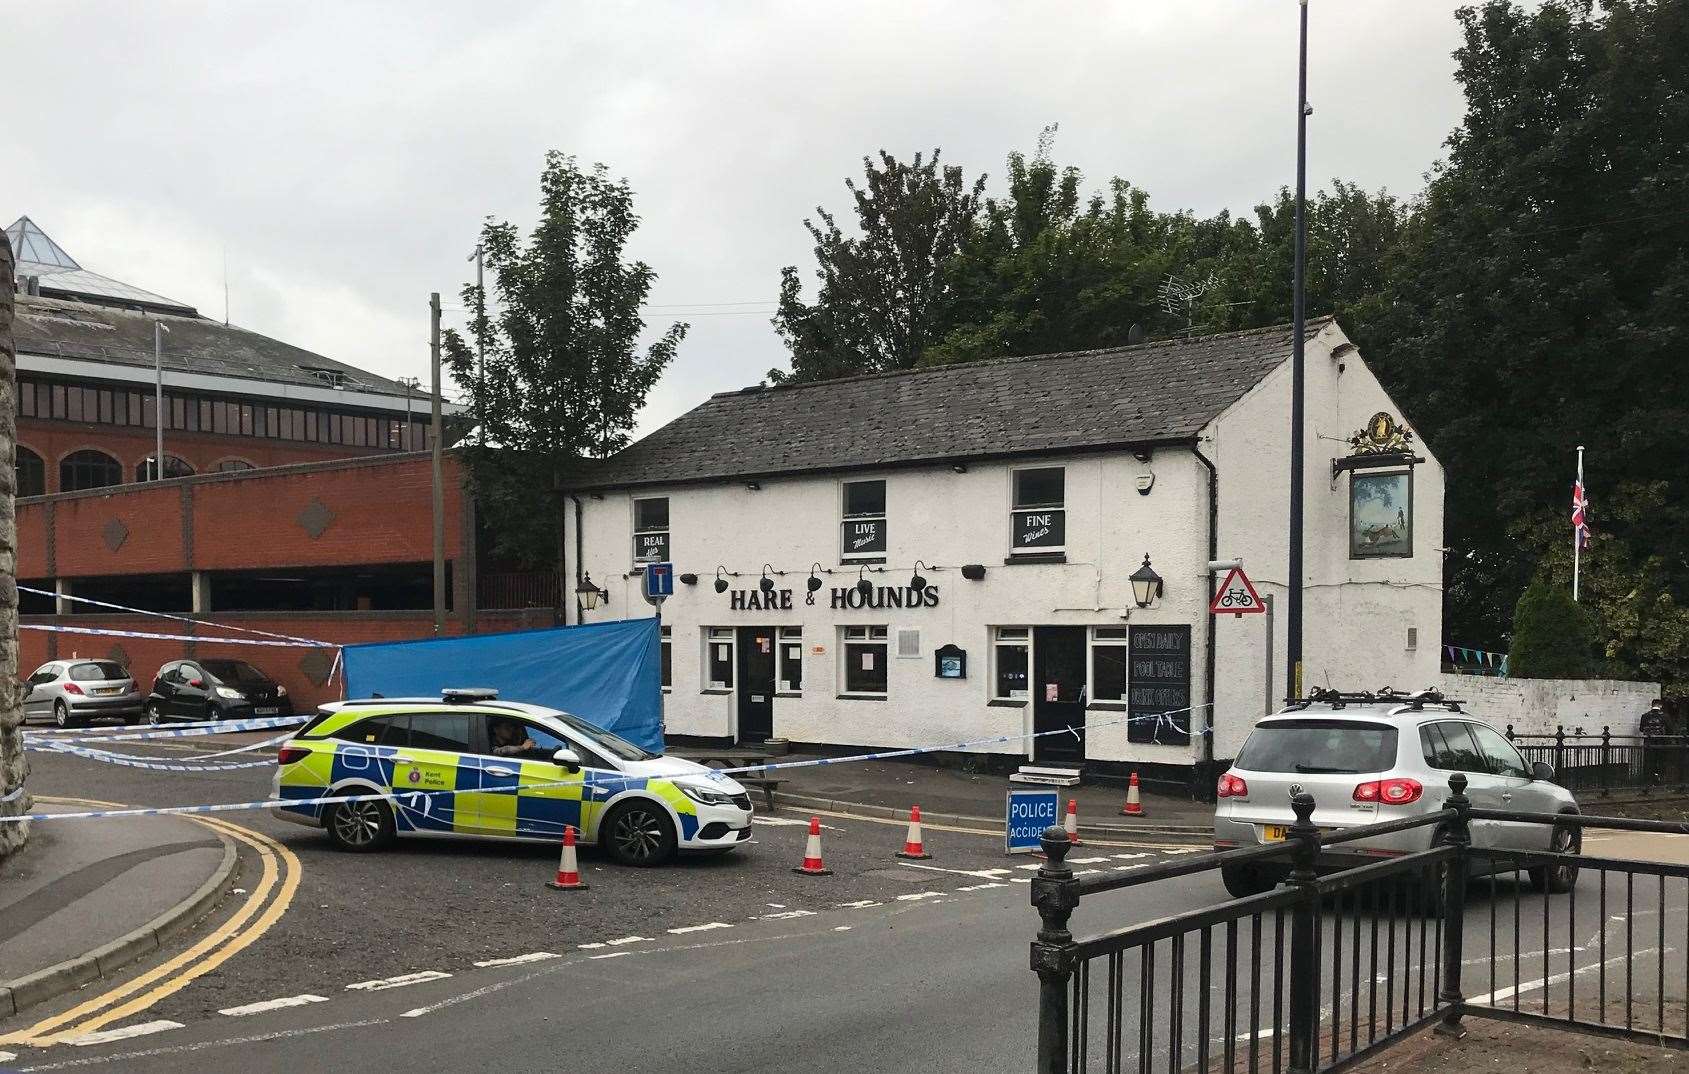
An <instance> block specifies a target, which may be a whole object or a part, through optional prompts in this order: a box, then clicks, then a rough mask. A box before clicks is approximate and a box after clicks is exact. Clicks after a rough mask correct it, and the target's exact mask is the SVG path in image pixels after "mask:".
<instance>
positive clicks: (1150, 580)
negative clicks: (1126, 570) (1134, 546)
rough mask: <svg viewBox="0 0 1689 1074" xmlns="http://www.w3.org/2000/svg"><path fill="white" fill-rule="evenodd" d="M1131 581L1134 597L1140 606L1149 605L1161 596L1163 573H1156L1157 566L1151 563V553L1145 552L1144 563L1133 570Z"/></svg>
mask: <svg viewBox="0 0 1689 1074" xmlns="http://www.w3.org/2000/svg"><path fill="white" fill-rule="evenodd" d="M1131 582H1132V599H1133V600H1135V601H1137V604H1138V607H1140V608H1147V607H1149V606H1150V604H1151V603H1152V602H1154V600H1155V598H1157V597H1159V596H1161V594H1162V589H1163V586H1162V584H1161V575H1159V574H1157V573H1155V568H1154V567H1151V566H1150V565H1149V553H1147V552H1146V553H1145V554H1144V565H1143V566H1142V567H1139V568H1138V569H1137V570H1135V571H1133V572H1132V577H1131Z"/></svg>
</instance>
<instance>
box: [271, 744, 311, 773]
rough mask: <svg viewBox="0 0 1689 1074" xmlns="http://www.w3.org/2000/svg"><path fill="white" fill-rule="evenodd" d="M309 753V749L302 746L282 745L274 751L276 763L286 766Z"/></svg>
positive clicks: (302, 758)
mask: <svg viewBox="0 0 1689 1074" xmlns="http://www.w3.org/2000/svg"><path fill="white" fill-rule="evenodd" d="M310 755H311V751H310V750H308V749H306V748H305V747H303V746H283V747H282V748H281V749H279V750H277V751H276V764H278V765H281V766H282V767H284V768H285V767H287V766H288V765H290V764H292V763H293V762H295V761H303V760H304V759H305V758H307V757H309V756H310Z"/></svg>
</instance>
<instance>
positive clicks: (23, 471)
mask: <svg viewBox="0 0 1689 1074" xmlns="http://www.w3.org/2000/svg"><path fill="white" fill-rule="evenodd" d="M17 450H18V454H17V461H16V471H17V473H16V480H17V489H18V493H17V494H18V495H19V496H42V495H45V494H46V492H47V464H46V463H44V462H42V461H41V456H39V455H37V454H36V453H35V452H33V451H31V450H29V449H28V448H26V447H24V446H23V445H22V444H19V445H18V449H17Z"/></svg>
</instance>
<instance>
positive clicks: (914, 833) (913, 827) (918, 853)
mask: <svg viewBox="0 0 1689 1074" xmlns="http://www.w3.org/2000/svg"><path fill="white" fill-rule="evenodd" d="M897 856H898V857H900V858H913V859H915V860H916V861H925V860H926V859H928V858H930V857H932V855H931V854H928V853H927V848H926V846H925V845H924V844H923V843H922V842H921V807H920V806H916V807H915V808H913V809H911V810H910V811H909V835H908V837H907V838H905V839H904V840H903V849H902V850H900V851H898V852H897Z"/></svg>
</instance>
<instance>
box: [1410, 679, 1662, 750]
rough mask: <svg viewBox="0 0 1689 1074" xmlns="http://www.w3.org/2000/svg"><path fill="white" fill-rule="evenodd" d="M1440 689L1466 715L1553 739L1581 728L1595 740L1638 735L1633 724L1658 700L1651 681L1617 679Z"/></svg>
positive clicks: (1474, 682)
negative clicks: (1560, 730) (1561, 730)
mask: <svg viewBox="0 0 1689 1074" xmlns="http://www.w3.org/2000/svg"><path fill="white" fill-rule="evenodd" d="M1439 679H1440V685H1439V689H1441V690H1442V691H1443V693H1445V694H1447V695H1449V696H1450V697H1456V698H1459V699H1460V700H1462V701H1464V702H1466V704H1465V705H1464V706H1463V707H1464V708H1465V709H1466V711H1467V712H1469V713H1471V714H1472V715H1474V716H1479V717H1482V718H1483V719H1485V720H1487V721H1489V722H1490V723H1492V724H1494V725H1495V728H1496V730H1498V731H1500V730H1505V729H1506V728H1507V725H1508V724H1512V725H1513V730H1514V731H1515V732H1517V733H1519V734H1522V735H1524V734H1531V735H1544V734H1547V735H1551V734H1553V733H1554V729H1555V727H1556V726H1558V725H1561V724H1564V725H1565V728H1566V733H1567V734H1570V733H1571V732H1572V729H1573V728H1574V727H1582V728H1583V729H1584V732H1585V733H1586V734H1592V735H1599V734H1600V733H1601V728H1602V727H1603V726H1607V727H1609V728H1611V729H1612V732H1613V734H1615V735H1634V734H1636V728H1637V723H1638V721H1639V720H1640V719H1641V716H1642V714H1643V713H1644V712H1646V711H1648V706H1649V705H1650V704H1652V703H1653V700H1654V699H1655V698H1656V697H1659V696H1660V686H1659V684H1658V683H1652V682H1621V681H1619V680H1617V679H1497V678H1490V677H1489V676H1485V675H1450V674H1446V673H1445V674H1442V675H1440V676H1439Z"/></svg>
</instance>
